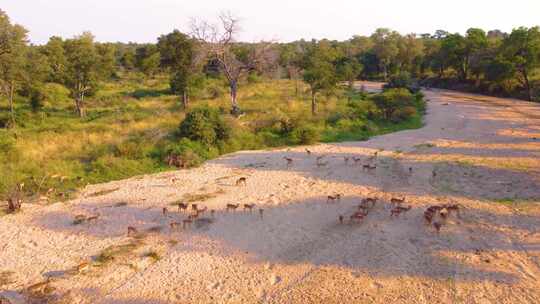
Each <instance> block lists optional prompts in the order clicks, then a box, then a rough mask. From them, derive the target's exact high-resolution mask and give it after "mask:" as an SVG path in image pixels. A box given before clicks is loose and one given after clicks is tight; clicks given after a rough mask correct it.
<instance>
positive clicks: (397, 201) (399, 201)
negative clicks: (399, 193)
mask: <svg viewBox="0 0 540 304" xmlns="http://www.w3.org/2000/svg"><path fill="white" fill-rule="evenodd" d="M404 202H405V197H403V198H397V197H392V198H391V199H390V203H391V204H392V205H395V206H399V205H401V204H403V203H404Z"/></svg>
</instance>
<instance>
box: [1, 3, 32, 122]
mask: <svg viewBox="0 0 540 304" xmlns="http://www.w3.org/2000/svg"><path fill="white" fill-rule="evenodd" d="M26 35H27V31H26V29H24V28H23V27H22V26H20V25H17V24H11V21H10V20H9V17H8V15H7V14H6V13H4V12H3V11H2V10H0V90H1V92H2V93H3V94H4V95H5V96H6V98H7V99H8V103H9V112H10V115H11V124H12V126H15V123H16V122H15V105H14V102H13V99H14V97H15V91H16V89H17V86H18V85H19V83H20V82H21V80H22V79H23V73H24V67H25V61H24V60H25V53H26V50H27V43H28V41H27V36H26Z"/></svg>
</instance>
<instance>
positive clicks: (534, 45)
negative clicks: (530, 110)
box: [502, 27, 540, 101]
mask: <svg viewBox="0 0 540 304" xmlns="http://www.w3.org/2000/svg"><path fill="white" fill-rule="evenodd" d="M502 52H503V55H504V56H505V57H506V58H507V60H508V62H510V63H511V64H512V66H513V68H514V70H515V71H516V72H517V79H518V81H519V82H520V83H521V84H522V86H523V87H524V89H525V91H526V94H527V99H528V100H530V101H532V100H533V96H532V89H533V88H532V86H531V80H530V75H531V73H533V71H534V70H535V69H537V68H539V67H540V27H532V28H525V27H520V28H517V29H514V30H513V31H512V33H511V34H510V36H508V38H506V39H504V42H503V45H502Z"/></svg>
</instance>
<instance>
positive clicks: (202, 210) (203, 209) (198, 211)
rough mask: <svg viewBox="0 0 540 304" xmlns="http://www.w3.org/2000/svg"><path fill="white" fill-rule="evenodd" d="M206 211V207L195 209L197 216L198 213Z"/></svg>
mask: <svg viewBox="0 0 540 304" xmlns="http://www.w3.org/2000/svg"><path fill="white" fill-rule="evenodd" d="M206 211H208V207H204V208H202V209H197V211H196V213H197V217H198V216H199V215H200V214H204V213H205V212H206Z"/></svg>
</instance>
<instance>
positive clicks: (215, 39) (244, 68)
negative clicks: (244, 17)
mask: <svg viewBox="0 0 540 304" xmlns="http://www.w3.org/2000/svg"><path fill="white" fill-rule="evenodd" d="M219 20H220V25H219V26H217V25H212V24H210V23H208V22H206V21H199V20H195V19H194V20H192V23H191V30H192V35H193V36H194V37H195V38H196V39H197V41H198V42H199V43H200V45H201V50H202V51H203V54H206V55H207V57H208V59H209V60H211V61H215V62H217V63H218V65H219V67H220V69H221V71H222V72H223V74H224V75H225V78H226V79H227V82H228V83H229V89H230V94H231V106H232V109H231V113H232V114H233V115H239V114H240V113H241V110H240V106H239V105H238V100H237V97H238V84H239V82H240V80H241V79H242V78H243V77H245V76H247V75H248V74H249V73H251V72H253V71H260V72H262V71H264V70H265V69H268V68H269V67H271V66H272V65H273V64H274V63H275V61H276V60H277V58H273V57H272V56H270V55H271V53H270V52H269V50H270V48H271V47H272V45H271V44H270V43H267V42H264V41H261V42H259V43H253V44H249V45H248V44H239V43H235V36H236V34H237V32H238V31H239V20H238V19H237V18H236V17H234V16H232V15H231V14H229V13H222V14H221V15H220V16H219Z"/></svg>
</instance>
